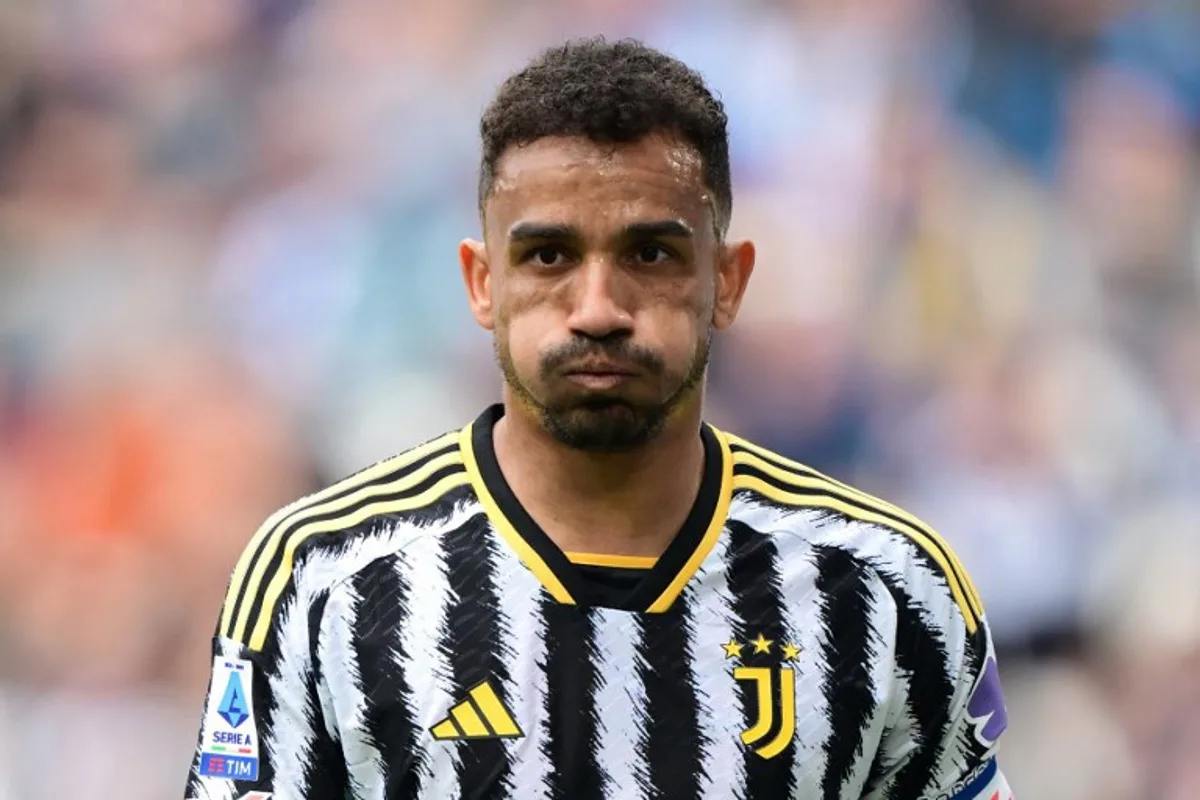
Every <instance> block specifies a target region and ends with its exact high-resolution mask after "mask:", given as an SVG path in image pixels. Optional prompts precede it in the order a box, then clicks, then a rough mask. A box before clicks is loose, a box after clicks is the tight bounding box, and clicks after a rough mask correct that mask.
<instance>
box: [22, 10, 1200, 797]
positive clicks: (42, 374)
mask: <svg viewBox="0 0 1200 800" xmlns="http://www.w3.org/2000/svg"><path fill="white" fill-rule="evenodd" d="M1198 20H1200V6H1198V5H1197V4H1196V3H1194V2H1189V1H1188V0H1143V1H1141V2H1138V0H1107V1H1106V2H1087V1H1086V0H1003V2H1001V1H1000V0H973V1H972V2H954V1H953V0H774V1H773V2H768V1H767V0H753V1H751V0H739V1H738V2H734V1H733V0H723V1H720V0H701V1H699V2H698V1H697V0H688V1H687V2H684V0H654V1H651V0H571V2H565V1H564V0H557V1H556V2H551V1H550V0H544V2H535V1H534V0H502V1H501V0H496V1H494V2H485V1H484V0H405V2H403V3H399V2H394V0H340V1H339V2H337V3H320V4H318V3H306V2H303V0H206V2H203V3H181V2H167V1H166V0H88V1H87V2H66V1H65V0H4V2H3V3H0V800H43V798H59V797H69V796H103V797H121V798H122V799H123V800H161V799H162V798H164V797H175V796H178V793H179V792H180V791H181V789H182V786H183V780H184V776H185V771H186V768H187V762H188V758H189V756H190V753H191V749H192V746H193V744H194V736H195V731H196V726H197V724H198V721H199V711H200V703H201V699H202V695H203V691H204V682H205V680H206V676H207V671H208V667H209V666H210V663H211V662H210V660H209V640H210V636H211V633H212V629H213V625H214V622H215V617H216V613H217V609H218V607H219V604H220V601H221V597H222V593H223V589H224V586H225V582H226V580H227V578H228V575H229V571H230V569H231V567H232V563H233V560H234V559H235V558H236V555H237V553H238V552H239V551H240V549H241V546H242V545H243V543H244V542H245V540H246V539H247V538H248V537H249V536H250V534H251V533H252V532H253V531H254V529H255V528H256V527H257V526H258V524H259V523H260V522H261V521H262V519H263V518H264V517H265V515H266V514H267V513H268V512H269V511H271V510H272V509H273V508H274V507H276V506H278V505H279V504H281V503H282V502H284V501H287V500H290V499H292V498H294V497H296V496H298V495H299V494H301V493H303V492H306V491H308V490H310V489H311V488H313V487H316V486H318V485H320V484H322V483H324V482H327V481H330V480H332V479H334V478H337V477H340V476H341V475H344V474H346V473H348V472H350V471H353V470H355V469H357V468H358V467H360V466H363V465H365V464H367V463H369V462H371V461H374V460H377V459H378V458H381V457H383V456H386V455H388V454H390V453H393V452H395V451H397V450H400V449H402V448H404V447H405V446H407V445H410V444H413V443H415V442H417V441H420V440H422V439H424V438H428V437H429V436H431V435H433V434H435V433H438V432H441V431H442V430H444V429H448V428H451V427H455V426H458V425H460V424H462V423H463V422H464V421H465V420H468V419H470V418H472V417H473V416H474V414H476V413H477V412H478V410H479V409H480V408H481V407H482V405H483V404H484V403H486V402H489V401H490V399H491V398H493V397H494V396H496V393H497V389H498V377H497V374H496V372H495V371H494V368H493V367H492V365H491V358H492V356H491V349H490V342H489V340H488V339H487V337H486V336H484V335H483V334H482V333H480V332H479V331H477V330H476V329H475V328H474V326H473V324H472V323H471V322H470V320H469V317H468V315H467V312H466V307H465V303H464V302H463V299H462V293H461V289H460V278H459V273H458V269H457V263H456V260H455V247H456V244H457V242H458V240H459V238H461V237H462V236H465V235H471V234H473V233H474V232H475V231H477V229H478V222H477V218H476V211H475V197H474V191H475V171H476V167H477V158H478V140H477V128H476V122H477V118H478V114H479V112H480V110H481V109H482V106H483V104H484V103H485V102H486V100H487V98H488V97H489V95H490V93H491V92H492V91H493V90H494V88H495V85H496V83H497V81H498V80H499V79H500V78H501V77H502V76H503V75H504V74H505V73H506V72H507V71H508V70H510V69H512V68H513V67H515V66H517V65H518V64H520V63H521V62H522V61H523V60H524V59H525V58H527V57H528V56H529V55H530V54H531V53H532V52H534V51H536V50H537V49H540V48H541V47H543V46H546V45H548V44H552V43H554V42H555V41H557V40H559V39H561V38H563V37H566V36H574V35H587V34H593V33H607V34H610V35H633V36H637V37H639V38H643V39H645V40H646V41H648V42H650V43H651V44H654V45H657V46H660V47H663V48H664V49H666V50H668V51H669V52H672V53H674V54H676V55H679V56H681V57H682V58H684V59H685V60H687V61H689V63H692V64H693V65H695V66H697V67H698V68H699V69H701V71H703V72H704V73H705V75H706V77H707V78H708V79H709V81H710V82H711V84H712V85H713V86H714V87H715V88H716V89H718V90H719V91H720V93H721V95H722V96H723V99H724V101H725V103H726V105H727V108H728V111H729V113H730V117H731V135H732V137H733V147H734V152H733V158H734V174H735V184H736V189H735V202H734V221H733V228H734V232H735V234H736V235H740V236H749V237H752V238H755V239H756V240H757V241H758V242H759V245H760V259H759V263H760V267H759V269H758V271H757V273H756V275H755V280H754V282H753V283H752V285H751V289H750V294H749V297H748V299H747V303H746V308H745V310H744V314H743V317H742V319H740V320H739V324H738V325H737V326H736V328H735V330H734V332H732V333H731V334H729V335H728V336H726V337H724V338H723V339H721V340H720V342H719V345H718V347H717V350H716V352H715V357H714V364H713V370H712V383H711V389H710V398H709V402H710V409H711V417H712V419H713V421H715V422H717V423H718V424H720V425H723V426H725V427H728V428H730V429H731V430H734V431H737V432H739V433H741V434H743V435H745V436H748V437H750V438H757V439H758V440H759V441H761V442H763V443H764V444H767V445H769V446H771V447H773V448H776V449H779V450H780V451H782V452H784V453H786V454H788V455H791V456H793V457H795V458H798V459H800V460H803V461H806V462H808V463H810V464H812V465H814V466H816V467H818V468H820V469H822V470H824V471H827V472H829V473H832V474H833V475H834V476H836V477H838V478H841V479H843V480H849V481H853V482H856V483H858V484H860V485H861V486H863V487H864V488H866V489H868V490H870V491H872V492H873V493H876V494H882V495H884V496H886V497H888V498H889V499H892V500H895V501H897V502H899V503H901V504H904V505H906V506H907V507H909V508H910V509H911V510H912V511H914V512H915V513H917V514H919V515H921V516H923V517H924V518H926V519H927V520H929V521H930V522H931V523H933V524H934V525H935V526H936V527H938V528H939V529H940V530H941V531H942V532H943V533H944V534H945V535H946V536H947V538H949V539H950V540H951V542H952V543H953V544H954V545H955V548H956V550H957V551H958V553H959V555H960V556H961V557H962V559H963V561H964V562H965V563H966V565H967V567H968V568H969V569H970V571H971V572H972V574H973V575H974V577H975V579H976V582H977V584H978V585H979V587H980V590H981V593H982V595H983V598H984V602H985V604H986V607H987V608H988V615H989V619H990V621H991V625H992V628H993V631H994V634H995V637H996V641H997V645H998V647H999V648H1000V650H1001V659H1002V661H1001V666H1002V675H1003V678H1004V681H1005V685H1006V690H1007V697H1008V702H1009V710H1010V716H1011V719H1012V726H1011V729H1010V731H1009V733H1008V734H1007V735H1006V736H1005V739H1004V742H1003V745H1002V750H1001V752H1002V759H1003V761H1004V763H1005V770H1006V772H1007V773H1008V775H1009V777H1010V780H1011V782H1012V784H1013V786H1014V789H1015V790H1016V792H1017V793H1018V796H1020V797H1028V798H1055V800H1073V799H1074V798H1091V799H1092V800H1194V798H1197V797H1200V759H1197V758H1196V756H1197V754H1200V213H1198V212H1200V204H1198V202H1197V199H1198V193H1197V175H1198V174H1200V172H1198V169H1197V167H1198V165H1200V158H1198V156H1200V149H1198V144H1200V137H1198V136H1197V133H1198V131H1200V47H1197V45H1196V42H1198V41H1200V24H1198Z"/></svg>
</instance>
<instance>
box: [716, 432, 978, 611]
mask: <svg viewBox="0 0 1200 800" xmlns="http://www.w3.org/2000/svg"><path fill="white" fill-rule="evenodd" d="M723 436H724V438H725V440H726V441H727V442H728V443H729V450H730V454H731V456H732V460H733V492H734V506H733V508H732V509H731V512H732V514H733V515H734V516H735V518H741V519H744V520H746V521H747V522H748V523H749V524H750V526H751V527H753V528H755V529H758V530H764V531H771V532H773V533H774V534H775V535H776V536H784V537H786V538H788V539H792V540H798V541H802V542H803V543H804V546H805V547H810V548H837V549H839V550H841V551H843V552H845V553H847V554H848V555H849V556H850V557H852V558H853V559H854V560H855V561H856V562H857V563H859V564H861V565H863V566H864V567H867V568H869V569H870V570H871V571H873V572H874V573H875V574H877V575H878V576H879V578H880V579H881V580H883V582H884V583H885V584H887V585H888V587H889V589H891V590H893V593H894V594H897V595H900V596H901V597H900V598H898V599H902V600H905V601H907V602H910V603H916V604H926V603H930V602H932V603H936V602H937V601H938V600H939V599H940V598H945V599H946V600H948V601H952V603H953V605H954V606H957V607H958V609H960V611H961V613H962V617H963V620H964V622H965V623H966V627H967V629H968V631H970V632H974V630H975V629H976V628H977V627H978V626H979V625H980V624H981V622H982V617H983V606H982V603H981V602H980V599H979V594H978V591H977V590H976V588H975V586H974V584H973V582H972V581H971V578H970V576H969V575H968V574H967V571H966V569H965V568H964V567H963V565H962V563H961V562H960V561H959V559H958V556H957V555H956V554H955V553H954V550H953V549H952V547H951V545H950V544H949V543H948V542H947V541H946V540H945V539H944V538H943V537H942V536H941V535H940V534H939V533H938V532H937V531H936V530H934V528H933V527H932V526H930V525H929V524H928V523H926V522H925V521H924V520H922V519H920V518H919V517H917V516H916V515H914V514H912V513H911V512H909V511H907V510H905V509H903V508H901V507H899V506H897V505H895V504H893V503H891V502H888V501H887V500H884V499H882V498H880V497H877V496H875V495H873V494H871V493H869V492H866V491H864V490H862V489H859V488H857V487H855V486H852V485H850V484H847V483H843V482H842V481H839V480H836V479H834V478H832V477H830V476H828V475H825V474H823V473H821V472H819V471H818V470H816V469H813V468H812V467H809V466H807V465H805V464H802V463H800V462H798V461H795V460H793V459H790V458H787V457H785V456H782V455H780V454H778V453H776V452H774V451H772V450H770V449H768V448H766V447H763V446H761V445H759V444H755V443H754V442H751V441H748V440H746V439H743V438H741V437H739V436H736V435H733V434H730V433H723Z"/></svg>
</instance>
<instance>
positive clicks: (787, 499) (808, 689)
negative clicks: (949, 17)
mask: <svg viewBox="0 0 1200 800" xmlns="http://www.w3.org/2000/svg"><path fill="white" fill-rule="evenodd" d="M502 414H503V409H502V408H501V407H499V406H497V407H493V408H491V409H489V410H487V411H486V412H485V413H484V414H483V415H482V416H481V417H480V418H479V419H477V420H476V421H475V422H473V423H472V424H471V425H469V426H467V427H466V428H465V429H463V430H462V431H458V432H455V433H450V434H447V435H445V436H442V437H441V438H438V439H435V440H433V441H431V442H429V443H427V444H425V445H422V446H420V447H418V448H415V449H414V450H412V451H410V452H408V453H405V454H403V455H400V456H397V457H396V458H394V459H391V460H389V461H385V462H383V463H380V464H378V465H376V466H374V467H371V468H370V469H367V470H365V471H363V472H361V473H359V474H357V475H355V476H354V477H351V478H349V479H347V480H345V481H343V482H341V483H339V484H337V485H335V486H332V487H330V488H329V489H326V490H325V491H323V492H320V493H318V494H315V495H313V496H311V497H308V498H305V499H303V500H301V501H299V502H297V503H294V504H292V505H290V506H287V507H285V508H283V509H282V510H280V511H279V512H278V513H276V514H275V515H274V516H272V517H271V518H270V519H269V520H267V522H266V523H265V524H264V525H263V526H262V528H261V529H260V530H259V531H258V533H257V534H256V535H255V536H254V538H253V539H252V540H251V542H250V544H249V545H248V546H247V548H246V550H245V551H244V553H243V555H242V557H241V559H240V560H239V562H238V563H237V566H236V568H235V570H234V574H233V578H232V580H231V582H230V585H229V591H228V595H227V598H226V602H225V604H224V607H223V609H222V613H221V619H220V623H219V629H218V631H217V636H216V639H215V645H214V652H213V673H212V676H213V677H212V680H211V683H210V686H209V692H208V700H207V703H206V708H205V712H204V718H203V721H202V726H201V732H200V737H199V744H198V747H197V751H196V755H195V758H194V761H193V764H192V769H191V774H190V776H189V779H188V786H187V794H186V797H188V798H197V799H198V800H238V798H249V799H252V800H266V798H271V800H343V798H354V800H451V799H454V798H471V799H472V800H482V799H483V798H515V799H517V800H559V799H561V798H570V799H571V800H602V799H603V800H613V799H616V798H620V799H621V800H625V799H626V798H628V800H649V799H650V798H663V799H664V800H700V799H701V798H704V800H734V799H735V798H738V799H739V800H779V799H780V798H803V799H804V800H816V799H817V798H824V799H825V800H845V799H847V798H855V799H856V800H857V799H858V798H872V799H873V800H874V799H880V800H882V798H892V799H893V800H917V799H918V798H958V797H962V798H982V800H996V799H999V800H1006V799H1007V798H1009V797H1010V793H1009V791H1008V789H1007V786H1006V784H1005V782H1004V778H1003V777H1002V775H1000V773H999V772H998V770H997V768H996V765H995V761H994V752H995V744H996V740H997V738H998V737H999V735H1000V733H1001V731H1003V729H1004V727H1005V723H1006V715H1005V710H1004V704H1003V700H1002V698H1001V695H1000V690H999V683H998V680H997V677H996V666H995V659H994V656H993V654H992V648H991V643H990V637H989V635H988V632H987V627H986V623H985V620H984V616H983V610H982V608H981V607H980V604H979V598H978V595H977V594H976V591H975V588H974V587H973V585H972V584H971V581H970V579H969V578H968V577H967V575H966V574H965V573H964V571H963V569H962V566H961V565H960V564H959V563H958V561H957V560H956V559H955V557H954V555H953V553H952V552H951V551H950V550H949V548H948V547H947V546H946V544H945V542H943V541H942V540H941V539H940V538H939V537H938V536H937V535H936V534H935V533H934V532H933V531H932V530H930V529H929V528H928V527H927V526H926V525H924V524H922V523H921V522H920V521H918V520H916V519H914V518H913V517H912V516H910V515H908V514H906V513H905V512H903V511H901V510H899V509H897V508H895V507H894V506H891V505H888V504H886V503H883V502H882V501H879V500H877V499H874V498H872V497H869V496H867V495H865V494H863V493H861V492H859V491H856V490H854V489H852V488H849V487H847V486H845V485H843V484H840V483H837V482H835V481H833V480H830V479H828V478H826V477H824V476H822V475H819V474H818V473H816V472H814V471H812V470H810V469H807V468H805V467H803V466H801V465H799V464H797V463H795V462H792V461H788V460H786V459H784V458H782V457H780V456H777V455H774V454H772V453H771V452H769V451H767V450H764V449H762V448H760V447H758V446H756V445H753V444H750V443H749V442H746V441H743V440H741V439H739V438H737V437H735V436H732V435H729V434H726V433H724V432H721V431H718V430H716V429H714V428H712V427H710V426H704V428H703V430H702V434H701V435H702V437H703V441H704V446H705V452H706V466H705V473H704V476H703V481H702V486H701V490H700V493H699V496H698V498H697V500H696V503H695V505H694V507H693V508H692V510H691V513H690V515H689V516H688V519H687V521H686V522H685V524H684V526H683V528H682V529H681V530H680V532H679V534H678V535H677V536H676V538H675V540H674V541H673V542H672V544H671V545H670V546H669V547H668V548H667V550H666V551H665V552H664V553H663V554H662V556H661V557H659V558H657V559H652V560H647V559H631V558H619V557H607V556H597V555H591V554H572V553H564V552H563V551H561V550H559V549H558V548H557V547H556V546H555V545H554V544H553V543H552V542H551V540H550V538H549V537H548V536H547V535H546V533H545V532H544V531H542V530H541V529H540V528H539V527H538V526H537V524H536V523H535V522H534V521H533V520H532V519H531V518H530V516H529V515H528V514H527V513H526V512H525V511H524V510H523V509H522V507H521V505H520V503H519V502H518V501H517V499H516V497H515V496H514V495H513V493H512V491H511V489H510V488H509V487H508V485H507V483H506V482H505V480H504V477H503V475H502V473H501V471H500V468H499V465H498V464H497V461H496V456H495V453H494V450H493V447H492V430H493V427H494V425H495V423H496V421H497V420H498V419H499V418H500V417H501V415H502Z"/></svg>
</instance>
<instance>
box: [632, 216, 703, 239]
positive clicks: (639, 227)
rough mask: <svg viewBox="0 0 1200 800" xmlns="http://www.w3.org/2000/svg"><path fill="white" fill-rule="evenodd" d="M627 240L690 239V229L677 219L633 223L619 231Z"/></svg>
mask: <svg viewBox="0 0 1200 800" xmlns="http://www.w3.org/2000/svg"><path fill="white" fill-rule="evenodd" d="M621 233H622V235H623V236H625V237H626V238H628V239H690V238H692V235H693V234H692V229H691V228H690V227H689V226H687V225H685V224H684V223H682V222H680V221H679V220H677V219H664V220H655V221H653V222H634V223H631V224H629V225H626V226H625V228H624V229H623V230H622V231H621Z"/></svg>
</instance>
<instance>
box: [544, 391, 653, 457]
mask: <svg viewBox="0 0 1200 800" xmlns="http://www.w3.org/2000/svg"><path fill="white" fill-rule="evenodd" d="M542 417H543V418H542V422H543V424H544V425H545V427H546V430H547V431H548V432H549V433H550V434H551V435H552V436H554V438H555V439H557V440H558V441H560V442H561V443H563V444H565V445H566V446H568V447H570V448H573V449H575V450H583V451H586V452H589V453H621V452H627V451H629V450H634V449H637V448H638V447H641V446H642V445H645V444H647V443H648V442H650V441H651V440H653V439H654V437H655V436H657V435H658V434H659V432H660V431H661V430H662V427H663V420H664V417H665V415H664V414H662V413H661V412H660V410H658V409H639V408H636V407H635V406H633V405H632V404H631V403H629V402H628V401H626V400H623V399H620V398H615V397H602V396H595V397H589V398H586V399H585V400H581V401H580V402H577V403H574V404H572V405H571V406H569V407H566V408H559V409H549V408H548V409H545V410H544V412H543V415H542Z"/></svg>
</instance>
